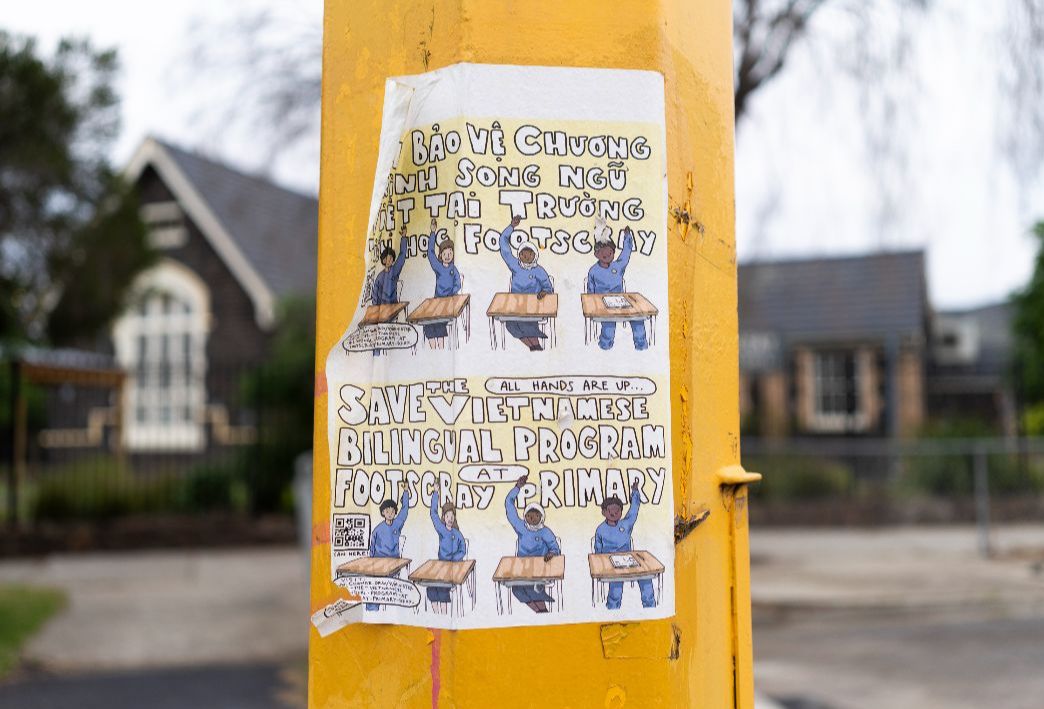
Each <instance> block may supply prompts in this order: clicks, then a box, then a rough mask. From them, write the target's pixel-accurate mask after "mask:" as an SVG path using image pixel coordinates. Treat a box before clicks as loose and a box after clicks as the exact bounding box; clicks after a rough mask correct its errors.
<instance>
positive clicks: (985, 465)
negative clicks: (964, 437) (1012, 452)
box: [973, 445, 991, 559]
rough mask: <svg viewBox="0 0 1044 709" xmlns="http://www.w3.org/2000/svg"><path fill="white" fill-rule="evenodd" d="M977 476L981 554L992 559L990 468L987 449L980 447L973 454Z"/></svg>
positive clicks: (976, 499) (976, 498) (976, 497)
mask: <svg viewBox="0 0 1044 709" xmlns="http://www.w3.org/2000/svg"><path fill="white" fill-rule="evenodd" d="M973 470H974V475H975V522H976V525H977V527H978V532H979V554H980V555H981V556H982V557H983V558H984V559H988V558H990V554H991V548H990V468H989V459H988V458H987V456H986V451H985V449H984V448H983V447H982V446H981V445H980V446H977V447H976V448H975V453H974V454H973Z"/></svg>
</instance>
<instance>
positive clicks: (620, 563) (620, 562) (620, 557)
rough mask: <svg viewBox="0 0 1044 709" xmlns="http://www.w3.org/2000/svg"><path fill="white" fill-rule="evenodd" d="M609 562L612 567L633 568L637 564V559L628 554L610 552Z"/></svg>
mask: <svg viewBox="0 0 1044 709" xmlns="http://www.w3.org/2000/svg"><path fill="white" fill-rule="evenodd" d="M609 563H610V564H612V565H613V568H614V569H633V568H636V567H637V566H638V560H637V559H635V558H634V557H633V556H631V555H630V554H612V555H610V557H609Z"/></svg>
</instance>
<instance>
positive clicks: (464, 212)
mask: <svg viewBox="0 0 1044 709" xmlns="http://www.w3.org/2000/svg"><path fill="white" fill-rule="evenodd" d="M666 189H667V180H666V156H665V129H664V95H663V78H662V76H661V75H659V74H657V73H654V72H645V71H624V70H605V69H568V68H547V67H517V66H493V65H474V64H458V65H454V66H451V67H447V68H445V69H440V70H438V71H433V72H430V73H426V74H422V75H418V76H406V77H398V78H394V79H390V80H389V81H388V82H387V85H386V90H385V100H384V108H383V114H382V128H381V137H380V153H379V157H378V164H377V172H376V176H375V179H374V189H373V197H372V204H371V209H370V215H369V222H368V223H369V225H370V228H369V233H368V238H367V241H366V250H365V254H360V257H364V258H365V265H366V277H365V280H364V283H363V288H362V291H361V293H352V294H351V297H352V298H353V299H356V298H357V299H358V300H357V307H356V308H355V309H354V311H353V315H352V318H351V322H350V323H346V326H345V331H344V335H343V336H342V337H341V339H340V341H339V342H338V343H337V345H336V346H335V347H334V348H333V349H332V350H331V351H330V353H329V355H328V358H327V364H326V367H327V383H328V387H329V401H330V405H329V443H330V450H329V455H330V461H331V466H330V470H331V481H330V484H331V486H332V497H331V510H330V528H331V552H332V554H331V568H330V573H331V576H332V578H333V579H334V581H335V583H336V584H337V585H339V586H341V587H343V588H344V589H346V590H347V591H348V592H349V594H346V595H349V596H350V597H351V598H354V599H358V600H357V601H355V603H356V605H352V606H349V607H345V606H344V605H343V604H341V606H339V607H338V608H336V609H331V610H330V613H328V614H327V617H329V616H333V615H335V616H336V619H337V620H336V622H337V624H338V627H339V626H340V625H341V624H343V623H347V622H367V623H397V624H405V625H419V626H425V627H437V628H486V627H503V626H515V625H547V624H557V623H577V622H588V621H598V622H605V621H624V620H641V619H649V618H662V617H667V616H671V615H673V613H674V544H673V510H674V505H673V491H672V483H671V480H672V477H671V431H670V421H671V416H670V394H669V393H670V381H669V374H670V369H669V361H668V332H669V327H668V322H669V314H668V310H667V306H668V300H667V243H666V236H667V230H666V215H667V207H666Z"/></svg>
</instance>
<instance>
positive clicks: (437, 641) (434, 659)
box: [431, 629, 442, 709]
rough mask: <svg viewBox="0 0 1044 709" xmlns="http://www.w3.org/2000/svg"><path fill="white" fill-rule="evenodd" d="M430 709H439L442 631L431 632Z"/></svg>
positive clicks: (433, 630)
mask: <svg viewBox="0 0 1044 709" xmlns="http://www.w3.org/2000/svg"><path fill="white" fill-rule="evenodd" d="M431 635H432V640H431V709H439V690H440V689H441V688H442V631H441V630H438V629H432V631H431Z"/></svg>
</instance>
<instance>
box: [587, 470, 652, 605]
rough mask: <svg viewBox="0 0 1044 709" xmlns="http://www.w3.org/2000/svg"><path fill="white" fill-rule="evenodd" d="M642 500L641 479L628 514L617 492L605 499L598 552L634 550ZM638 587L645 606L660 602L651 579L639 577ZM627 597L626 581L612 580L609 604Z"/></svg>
mask: <svg viewBox="0 0 1044 709" xmlns="http://www.w3.org/2000/svg"><path fill="white" fill-rule="evenodd" d="M641 503H642V494H641V493H640V492H639V491H638V481H637V480H635V481H634V485H632V486H631V508H630V509H629V510H627V516H626V517H622V518H621V516H622V515H623V500H621V499H620V498H619V497H617V496H616V495H612V496H610V497H607V498H605V500H603V501H602V516H603V517H605V521H604V522H602V523H601V524H600V525H598V529H596V530H595V539H594V550H595V553H596V554H616V553H619V552H627V551H631V530H632V529H634V523H635V522H636V521H637V520H638V507H639V506H640V505H641ZM638 588H639V589H640V590H641V593H642V606H644V607H645V608H652V607H653V606H655V605H656V594H655V593H654V592H653V583H652V580H651V579H641V580H639V581H638ZM622 600H623V582H622V581H613V582H612V583H610V584H609V596H608V598H607V599H606V604H605V606H606V608H608V609H609V610H616V609H617V608H619V607H620V602H621V601H622Z"/></svg>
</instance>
